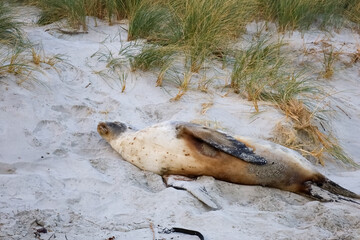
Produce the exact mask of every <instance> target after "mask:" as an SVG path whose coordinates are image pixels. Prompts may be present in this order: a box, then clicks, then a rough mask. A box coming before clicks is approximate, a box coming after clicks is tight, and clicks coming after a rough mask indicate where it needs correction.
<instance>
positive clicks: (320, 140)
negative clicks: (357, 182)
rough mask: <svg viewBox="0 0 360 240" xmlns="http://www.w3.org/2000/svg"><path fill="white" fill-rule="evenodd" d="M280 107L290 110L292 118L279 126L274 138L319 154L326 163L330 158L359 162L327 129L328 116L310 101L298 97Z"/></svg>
mask: <svg viewBox="0 0 360 240" xmlns="http://www.w3.org/2000/svg"><path fill="white" fill-rule="evenodd" d="M278 106H279V108H280V109H281V110H282V111H283V112H284V113H285V114H286V117H287V118H288V121H285V122H281V123H279V124H277V126H276V127H275V138H274V139H273V140H274V141H276V142H278V143H280V144H282V145H284V146H286V147H289V148H291V149H294V150H296V151H299V152H301V153H302V155H304V156H307V157H310V158H315V159H316V160H317V161H318V162H319V163H320V164H321V165H325V161H324V160H325V159H326V158H329V157H330V158H332V159H337V160H340V161H341V162H343V163H345V164H350V165H356V164H355V162H354V161H353V160H352V159H351V158H350V157H349V156H348V155H347V154H346V153H345V152H344V150H343V149H342V147H341V146H340V145H339V144H338V142H337V139H336V138H335V137H334V136H332V135H331V133H326V132H329V131H326V130H327V129H325V126H326V124H325V122H326V117H325V118H324V117H323V116H318V115H317V113H316V110H313V111H311V110H310V108H309V107H308V106H306V104H305V103H304V102H303V101H301V100H297V99H292V100H290V101H288V102H287V103H285V104H284V103H281V104H279V105H278Z"/></svg>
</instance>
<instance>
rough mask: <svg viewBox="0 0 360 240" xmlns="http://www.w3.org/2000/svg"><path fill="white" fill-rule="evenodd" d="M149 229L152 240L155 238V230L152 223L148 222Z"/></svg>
mask: <svg viewBox="0 0 360 240" xmlns="http://www.w3.org/2000/svg"><path fill="white" fill-rule="evenodd" d="M150 229H151V232H152V233H153V240H155V230H154V225H153V224H152V223H150Z"/></svg>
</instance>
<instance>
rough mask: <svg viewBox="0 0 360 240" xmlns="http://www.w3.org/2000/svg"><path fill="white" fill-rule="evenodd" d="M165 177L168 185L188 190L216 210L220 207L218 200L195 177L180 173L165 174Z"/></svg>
mask: <svg viewBox="0 0 360 240" xmlns="http://www.w3.org/2000/svg"><path fill="white" fill-rule="evenodd" d="M163 179H164V182H165V184H166V186H168V187H173V188H175V189H181V190H186V191H188V192H189V193H191V194H192V195H193V196H194V197H196V198H197V199H198V200H199V201H200V202H202V203H204V204H205V205H206V206H208V207H210V208H212V209H214V210H217V209H220V207H219V206H218V204H217V203H216V201H215V200H214V199H213V198H212V197H211V196H210V195H209V193H208V192H207V190H206V188H205V187H204V186H202V185H201V184H199V183H198V182H196V180H195V179H193V178H188V177H185V176H179V175H165V176H163Z"/></svg>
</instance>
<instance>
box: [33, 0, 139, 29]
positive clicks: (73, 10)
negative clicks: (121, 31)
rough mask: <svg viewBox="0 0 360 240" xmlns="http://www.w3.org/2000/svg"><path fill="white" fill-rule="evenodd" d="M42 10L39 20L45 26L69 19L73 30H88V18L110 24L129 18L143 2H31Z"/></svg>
mask: <svg viewBox="0 0 360 240" xmlns="http://www.w3.org/2000/svg"><path fill="white" fill-rule="evenodd" d="M30 1H31V2H32V3H33V4H35V5H37V6H38V7H40V9H41V10H42V12H41V16H40V18H39V20H38V23H39V24H42V25H45V24H49V23H53V22H56V21H59V20H61V19H67V21H68V23H69V25H70V26H71V27H73V28H80V27H82V28H83V30H85V31H86V30H87V25H86V16H94V17H97V18H100V19H107V20H108V22H109V24H112V23H113V20H114V19H117V20H120V19H124V18H129V17H130V16H131V13H132V12H133V11H134V9H135V7H136V6H137V5H138V4H139V3H140V2H141V0H88V1H84V0H30Z"/></svg>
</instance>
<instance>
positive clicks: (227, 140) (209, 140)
mask: <svg viewBox="0 0 360 240" xmlns="http://www.w3.org/2000/svg"><path fill="white" fill-rule="evenodd" d="M176 131H177V136H178V137H184V136H190V137H193V138H195V139H197V140H200V141H202V142H203V143H204V144H208V145H209V146H211V148H213V149H216V150H218V151H222V152H225V153H227V154H229V155H231V156H234V157H236V158H239V159H240V160H243V161H245V162H248V163H252V164H256V165H265V164H266V163H267V161H266V159H265V158H263V157H261V156H259V155H256V154H255V153H254V152H253V150H252V149H251V148H249V147H247V146H246V145H245V144H244V143H243V142H240V141H238V140H236V139H235V138H233V137H232V136H230V135H228V134H226V133H223V132H220V131H217V130H214V129H210V128H207V127H204V126H201V125H198V124H193V123H178V124H177V125H176ZM202 148H203V147H202ZM207 152H208V151H204V153H203V154H205V155H208V154H207Z"/></svg>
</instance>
